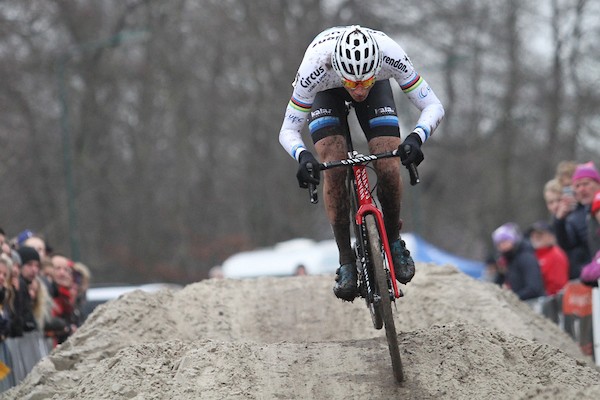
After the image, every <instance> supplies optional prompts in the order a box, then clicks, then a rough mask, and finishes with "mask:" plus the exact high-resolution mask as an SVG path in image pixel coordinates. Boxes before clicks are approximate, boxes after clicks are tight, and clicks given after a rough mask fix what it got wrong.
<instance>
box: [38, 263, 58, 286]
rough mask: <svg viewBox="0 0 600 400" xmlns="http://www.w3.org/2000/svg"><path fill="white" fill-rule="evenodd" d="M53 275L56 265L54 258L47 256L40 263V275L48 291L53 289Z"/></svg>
mask: <svg viewBox="0 0 600 400" xmlns="http://www.w3.org/2000/svg"><path fill="white" fill-rule="evenodd" d="M52 275H54V265H53V264H52V260H51V259H49V258H48V257H46V258H45V259H42V262H41V264H40V274H39V276H40V279H41V280H42V282H44V285H46V289H47V290H48V291H50V290H52Z"/></svg>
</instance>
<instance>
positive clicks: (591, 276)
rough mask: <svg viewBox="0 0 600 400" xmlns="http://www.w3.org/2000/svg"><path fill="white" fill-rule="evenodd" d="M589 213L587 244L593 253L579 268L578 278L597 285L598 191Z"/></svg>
mask: <svg viewBox="0 0 600 400" xmlns="http://www.w3.org/2000/svg"><path fill="white" fill-rule="evenodd" d="M590 213H591V221H590V223H589V225H588V226H589V227H590V229H591V231H592V234H591V235H590V243H589V245H590V248H591V249H592V251H593V252H595V255H594V257H593V258H592V261H591V262H590V263H589V264H587V265H586V266H584V267H583V268H582V269H581V275H580V277H579V278H580V279H581V281H582V282H583V283H585V284H586V285H590V286H598V279H600V191H598V192H596V194H595V195H594V200H593V201H592V206H591V209H590Z"/></svg>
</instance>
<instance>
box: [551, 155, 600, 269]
mask: <svg viewBox="0 0 600 400" xmlns="http://www.w3.org/2000/svg"><path fill="white" fill-rule="evenodd" d="M572 180H573V192H574V197H575V199H576V200H577V205H576V208H575V209H572V207H571V204H570V203H569V202H568V201H567V200H561V202H560V205H559V207H558V211H557V213H556V215H555V218H554V222H553V226H554V232H555V234H556V239H557V241H558V245H559V246H560V247H561V248H562V249H563V250H564V251H565V252H566V253H567V256H568V257H569V265H570V268H569V279H579V275H580V274H581V268H582V267H583V265H585V264H587V263H589V262H590V260H591V254H592V252H591V251H590V248H589V240H590V239H589V238H588V223H587V217H588V213H589V210H590V206H591V203H592V201H593V199H594V194H595V193H596V192H597V191H598V190H600V174H599V173H598V170H597V169H596V167H595V166H594V164H593V163H591V162H589V163H586V164H580V165H578V166H577V168H576V169H575V172H574V173H573V179H572Z"/></svg>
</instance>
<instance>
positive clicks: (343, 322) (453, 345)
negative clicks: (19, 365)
mask: <svg viewBox="0 0 600 400" xmlns="http://www.w3.org/2000/svg"><path fill="white" fill-rule="evenodd" d="M418 268H419V269H418V273H417V276H416V277H415V279H414V280H413V282H412V283H411V284H409V285H408V287H407V288H406V296H405V298H403V299H401V300H400V301H399V302H398V310H397V312H396V315H395V318H396V327H397V330H398V334H399V336H398V337H399V343H400V347H401V356H402V359H403V362H404V364H405V374H406V383H405V385H404V386H402V387H400V386H398V385H397V384H396V383H395V382H394V380H393V377H392V373H391V366H390V360H389V354H388V350H387V343H386V341H385V333H384V332H383V331H377V330H374V329H373V326H372V324H371V320H370V317H369V315H368V311H367V310H366V308H365V307H364V304H363V302H362V300H356V301H355V302H354V303H342V302H340V301H337V300H336V299H335V298H334V297H333V294H332V292H331V286H332V282H333V280H332V277H330V276H312V277H293V278H268V279H267V278H264V279H257V280H244V281H234V280H210V281H203V282H200V283H196V284H192V285H188V286H187V287H186V288H184V289H183V290H181V291H178V292H169V291H163V292H160V293H158V294H147V293H143V292H134V293H131V294H128V295H125V296H123V297H122V298H120V299H119V300H117V301H114V302H110V303H107V304H105V305H103V306H100V307H99V308H98V309H97V310H96V311H95V312H94V314H93V315H92V316H91V317H90V318H89V319H88V321H87V322H86V324H85V325H84V326H83V327H81V329H80V330H79V331H78V332H77V333H76V334H75V335H74V336H73V337H71V338H70V339H69V341H68V342H67V343H65V344H64V345H62V346H61V347H60V348H58V349H56V350H55V351H54V352H53V353H52V354H51V355H50V356H49V357H47V358H46V359H44V360H42V361H41V362H40V363H39V364H38V365H37V366H36V368H35V369H34V370H33V371H32V373H31V374H30V375H29V376H28V377H27V379H26V380H25V381H24V382H23V383H22V384H21V385H20V386H18V387H17V388H14V389H12V390H11V391H9V392H7V393H6V394H5V395H4V397H3V398H6V399H81V400H88V399H90V400H91V399H135V400H141V399H144V400H147V399H184V400H185V399H225V398H227V399H230V398H234V399H235V398H240V399H242V398H243V399H277V398H278V399H292V398H294V399H296V398H297V399H329V398H331V399H338V398H344V399H347V398H350V399H352V398H369V399H391V398H399V399H400V398H402V399H430V398H431V399H433V398H436V399H465V398H473V399H479V398H491V399H554V398H561V399H563V398H564V399H571V398H572V399H578V400H581V399H592V398H593V399H596V398H598V397H599V394H600V388H599V387H598V386H597V385H598V382H600V372H599V371H598V370H597V369H596V368H594V367H593V366H591V363H590V362H589V360H586V359H584V358H583V357H582V356H581V355H580V352H579V349H578V348H577V346H576V345H575V344H574V343H573V342H572V341H571V339H570V338H569V337H568V336H567V335H566V334H564V333H563V332H562V331H561V330H560V329H559V328H558V327H556V326H555V325H554V324H553V323H552V322H550V321H547V320H545V319H544V318H542V317H539V316H537V315H535V314H534V313H532V312H531V311H530V310H529V308H528V307H527V306H526V305H524V304H523V303H521V302H520V301H519V300H517V299H516V298H515V297H514V296H513V295H512V294H510V293H508V292H506V291H502V290H500V289H499V288H497V287H495V286H493V285H490V284H484V283H481V282H478V281H475V280H472V279H470V278H469V277H467V276H465V275H463V274H461V273H459V272H457V271H456V270H455V269H453V268H451V267H438V266H431V265H419V266H418ZM594 385H596V386H594Z"/></svg>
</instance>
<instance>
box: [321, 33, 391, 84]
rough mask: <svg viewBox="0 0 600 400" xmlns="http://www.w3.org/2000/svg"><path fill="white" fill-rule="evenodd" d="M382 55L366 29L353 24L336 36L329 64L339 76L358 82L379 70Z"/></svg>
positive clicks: (370, 76)
mask: <svg viewBox="0 0 600 400" xmlns="http://www.w3.org/2000/svg"><path fill="white" fill-rule="evenodd" d="M382 57H383V55H382V54H381V51H379V46H378V45H377V41H375V39H374V38H373V36H372V35H371V34H370V33H369V32H368V31H367V30H366V29H364V28H361V27H360V26H358V25H353V26H349V27H348V28H346V30H345V31H344V32H343V33H342V34H341V35H340V37H339V38H338V40H337V42H336V44H335V49H334V50H333V53H332V54H331V64H332V65H333V69H334V70H335V72H337V74H338V75H339V76H340V78H342V79H346V80H349V81H355V82H359V81H364V80H367V79H370V78H372V77H373V76H375V74H377V72H379V70H380V69H381V62H382Z"/></svg>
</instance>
